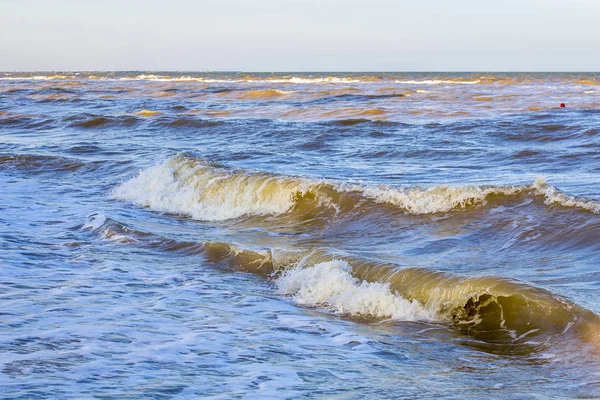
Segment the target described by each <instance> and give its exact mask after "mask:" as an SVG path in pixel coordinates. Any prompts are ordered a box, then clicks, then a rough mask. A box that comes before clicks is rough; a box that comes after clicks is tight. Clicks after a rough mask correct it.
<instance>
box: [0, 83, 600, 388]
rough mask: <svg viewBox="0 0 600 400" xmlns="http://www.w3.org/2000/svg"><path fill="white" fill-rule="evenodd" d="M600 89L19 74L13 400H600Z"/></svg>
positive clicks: (2, 175) (12, 97)
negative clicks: (244, 399)
mask: <svg viewBox="0 0 600 400" xmlns="http://www.w3.org/2000/svg"><path fill="white" fill-rule="evenodd" d="M599 79H600V76H599V75H598V74H496V75H491V74H481V73H480V74H475V73H473V74H417V73H414V74H392V73H390V74H345V73H336V74H333V73H331V74H293V73H290V74H245V73H226V74H224V73H220V74H217V73H211V74H200V73H177V74H173V73H143V72H131V73H98V72H96V73H77V74H74V73H56V74H54V73H53V74H49V73H32V74H20V73H3V74H0V137H1V140H0V187H1V188H2V190H1V191H0V243H1V246H0V267H1V271H2V279H1V280H0V299H1V303H0V304H2V307H1V308H0V322H1V328H0V349H1V354H2V357H0V388H2V394H1V395H0V396H2V397H4V398H118V399H126V398H155V399H171V398H172V399H177V398H223V399H229V398H257V399H265V398H277V399H279V398H342V399H362V398H411V399H412V398H424V399H425V398H432V397H439V398H449V399H471V398H472V399H475V398H477V399H480V398H498V399H507V398H515V399H518V398H540V399H547V398H555V399H563V398H595V397H600V337H599V332H600V324H599V320H598V316H597V315H598V314H599V313H600V298H599V295H598V293H599V292H598V287H599V285H600V275H599V273H598V271H597V265H598V262H599V261H600V260H599V256H598V254H599V253H598V250H599V244H598V243H599V242H598V237H600V236H599V234H600V215H598V214H599V213H600V192H599V191H598V189H597V188H598V187H599V183H600V174H599V171H600V139H599V137H600V136H599V133H600V111H599V110H600V100H599V97H598V92H597V90H598V89H597V88H598V87H599V85H600V80H599ZM560 103H565V104H566V107H564V108H561V107H559V105H560Z"/></svg>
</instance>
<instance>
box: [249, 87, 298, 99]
mask: <svg viewBox="0 0 600 400" xmlns="http://www.w3.org/2000/svg"><path fill="white" fill-rule="evenodd" d="M292 93H295V92H294V91H291V90H279V89H262V90H250V91H248V92H246V93H244V94H242V96H241V97H242V98H243V99H271V98H277V97H281V96H285V95H288V94H292Z"/></svg>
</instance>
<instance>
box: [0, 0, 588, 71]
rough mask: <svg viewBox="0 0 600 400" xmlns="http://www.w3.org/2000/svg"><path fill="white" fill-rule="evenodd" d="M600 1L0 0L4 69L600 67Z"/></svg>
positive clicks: (0, 47) (0, 60)
mask: <svg viewBox="0 0 600 400" xmlns="http://www.w3.org/2000/svg"><path fill="white" fill-rule="evenodd" d="M599 16H600V0H563V1H559V0H496V1H490V0H454V1H452V0H411V1H407V0H369V1H365V0H362V1H357V0H252V1H249V0H246V1H244V0H196V1H194V0H169V1H157V0H145V1H139V0H102V1H98V0H95V1H92V0H0V71H77V70H85V71H99V70H103V71H104V70H121V71H122V70H126V71H127V70H130V71H131V70H136V71H141V70H156V71H248V72H252V71H262V72H276V71H600V23H599V22H598V21H600V19H599V18H600V17H599Z"/></svg>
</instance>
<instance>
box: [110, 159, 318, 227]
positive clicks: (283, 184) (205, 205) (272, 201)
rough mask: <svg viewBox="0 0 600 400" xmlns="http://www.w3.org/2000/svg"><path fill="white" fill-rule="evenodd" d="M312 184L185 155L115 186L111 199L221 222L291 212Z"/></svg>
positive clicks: (168, 160) (166, 161)
mask: <svg viewBox="0 0 600 400" xmlns="http://www.w3.org/2000/svg"><path fill="white" fill-rule="evenodd" d="M310 187H311V182H310V181H307V180H302V179H295V178H284V177H276V176H272V175H268V174H252V173H245V172H238V171H230V170H227V169H225V168H218V167H214V166H209V165H206V164H203V163H202V162H200V161H199V160H196V159H193V158H190V157H186V156H183V155H179V156H175V157H173V158H170V159H167V160H165V161H164V162H162V163H161V164H158V165H155V166H153V167H150V168H148V169H146V170H144V171H142V172H140V173H139V175H137V176H136V177H134V178H132V179H130V180H129V181H127V182H125V183H123V184H122V185H120V186H118V187H117V188H115V189H114V190H113V192H112V194H111V197H112V198H114V199H118V200H127V201H130V202H132V203H135V204H139V205H142V206H145V207H149V208H151V209H153V210H155V211H161V212H168V213H174V214H183V215H189V216H191V217H192V218H194V219H198V220H203V221H220V220H226V219H232V218H238V217H241V216H243V215H268V214H282V213H285V212H287V211H288V210H289V209H290V208H292V207H293V206H294V204H295V202H294V199H295V197H296V196H297V195H299V194H302V193H304V192H306V191H308V190H309V189H310Z"/></svg>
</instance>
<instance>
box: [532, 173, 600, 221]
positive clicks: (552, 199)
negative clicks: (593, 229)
mask: <svg viewBox="0 0 600 400" xmlns="http://www.w3.org/2000/svg"><path fill="white" fill-rule="evenodd" d="M531 186H532V187H533V188H534V189H535V191H536V192H537V193H538V194H540V195H542V196H544V197H545V200H544V203H546V204H548V205H551V204H559V205H561V206H563V207H576V208H581V209H583V210H587V211H591V212H593V213H595V214H598V213H600V203H598V202H597V201H595V200H588V199H578V198H576V197H574V196H569V195H568V194H566V193H563V192H561V191H559V190H558V189H556V188H555V187H554V186H551V185H548V184H547V183H546V181H545V180H544V178H541V177H538V178H537V179H536V180H535V182H534V183H533V184H532V185H531Z"/></svg>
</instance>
